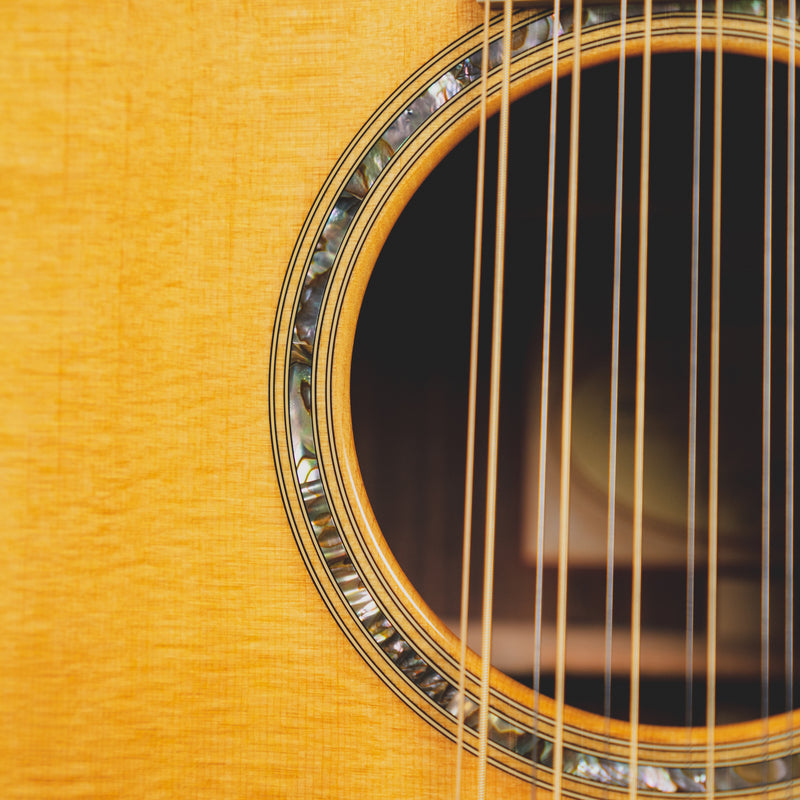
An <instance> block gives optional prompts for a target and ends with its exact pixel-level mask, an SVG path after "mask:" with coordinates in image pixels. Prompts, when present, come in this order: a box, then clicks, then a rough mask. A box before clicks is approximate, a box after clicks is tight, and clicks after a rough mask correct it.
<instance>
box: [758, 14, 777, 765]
mask: <svg viewBox="0 0 800 800" xmlns="http://www.w3.org/2000/svg"><path fill="white" fill-rule="evenodd" d="M774 13H775V7H774V0H767V38H766V42H765V51H766V52H765V56H766V64H765V67H766V68H765V85H764V276H763V277H764V297H763V304H764V308H763V333H762V346H763V350H762V357H761V365H762V383H761V717H762V720H763V722H762V725H763V731H764V760H765V761H766V760H767V759H766V756H767V753H768V748H769V745H768V741H767V740H768V736H769V723H768V717H769V616H770V602H769V572H770V553H769V539H770V530H769V527H770V508H769V506H770V472H771V471H770V430H771V389H772V384H771V373H772V121H773V120H772V118H773V114H772V95H773V91H772V82H773V54H772V42H773V16H774ZM764 769H765V771H766V769H767V768H766V767H765V768H764ZM765 778H766V775H765Z"/></svg>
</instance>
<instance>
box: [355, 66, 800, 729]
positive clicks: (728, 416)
mask: <svg viewBox="0 0 800 800" xmlns="http://www.w3.org/2000/svg"><path fill="white" fill-rule="evenodd" d="M703 72H704V90H703V100H702V119H703V135H702V144H701V150H702V152H701V165H702V167H701V169H702V186H701V220H702V233H701V240H700V282H699V308H700V312H699V335H698V341H699V345H698V390H697V391H698V394H697V408H698V422H697V425H698V427H697V504H696V509H697V511H696V513H697V523H696V531H697V547H696V560H697V561H696V575H695V595H694V598H695V607H694V615H693V618H694V626H695V665H696V666H695V676H694V681H693V684H694V686H693V691H692V705H693V706H694V708H693V711H692V712H691V715H690V718H689V720H687V712H686V710H685V694H686V680H685V678H684V650H683V647H684V644H683V636H684V632H685V630H686V621H687V609H686V593H687V573H686V541H687V524H686V508H687V489H686V487H687V458H688V414H689V412H688V408H689V332H690V289H691V284H690V269H691V230H692V227H691V220H692V216H691V214H692V210H691V203H692V124H693V99H692V98H693V94H692V92H693V80H694V78H693V74H694V73H693V56H692V55H691V54H675V55H669V56H659V57H656V58H655V59H654V64H653V100H652V102H653V106H652V122H651V135H652V143H651V171H650V183H649V185H650V217H649V218H650V236H649V262H648V309H647V313H648V317H647V319H648V331H647V383H646V413H647V417H646V420H647V421H646V426H647V427H646V435H645V468H644V469H645V501H644V502H645V507H644V515H645V534H644V535H645V543H644V558H645V567H644V569H645V579H644V591H643V596H642V609H643V612H642V614H643V626H644V630H645V631H646V633H647V637H649V638H646V642H645V652H644V653H643V665H642V670H643V676H642V692H643V700H642V721H643V722H653V723H663V724H676V725H682V724H685V723H686V722H687V721H691V722H692V724H702V720H703V715H704V703H705V687H704V680H703V674H704V673H703V670H704V667H703V660H702V656H703V654H704V650H705V630H706V621H705V620H706V587H707V579H706V550H705V544H704V542H705V538H706V536H707V507H708V437H709V433H708V431H709V422H708V420H709V412H708V409H709V330H710V312H709V308H710V254H711V234H710V226H711V194H712V193H711V171H712V144H713V142H712V120H713V82H712V81H713V59H712V57H711V56H707V57H705V59H704V62H703ZM764 75H765V71H764V65H763V63H762V62H760V61H758V60H755V59H750V58H744V57H736V56H730V57H727V59H726V62H725V70H724V87H725V95H724V138H723V158H724V162H723V167H724V173H723V174H724V177H723V216H722V229H723V245H722V290H721V291H722V339H721V353H722V355H721V358H722V362H721V386H722V388H721V405H720V417H721V421H720V439H721V445H720V461H721V472H720V515H721V517H720V518H721V523H720V526H721V527H720V547H721V554H720V601H719V602H720V612H719V636H720V638H719V647H720V654H721V655H720V675H719V678H718V689H717V693H718V705H719V710H718V721H720V722H727V721H738V720H745V719H752V718H755V717H757V716H759V714H760V709H761V703H762V699H761V684H760V678H759V668H760V667H759V658H760V656H759V635H760V634H759V615H760V574H761V419H762V415H761V407H762V401H761V392H762V367H761V365H762V304H763V283H762V281H763V258H764V257H763V247H764V244H763V214H764V189H763V186H764ZM786 82H787V70H786V67H785V65H783V64H777V65H776V67H775V115H774V130H775V137H774V179H773V204H774V212H773V213H774V224H773V276H772V304H773V311H772V315H773V325H772V347H771V355H772V405H771V416H772V454H771V462H772V463H771V475H772V480H771V546H770V550H771V572H770V575H771V589H770V600H771V603H770V605H771V609H770V629H771V642H772V643H771V647H770V663H771V670H770V689H769V708H770V711H771V712H772V713H775V712H779V711H782V710H785V707H786V703H787V699H786V692H785V689H784V685H785V674H784V666H783V664H784V639H783V630H784V603H785V600H784V597H785V586H784V583H785V582H784V577H783V576H784V548H785V529H786V528H785V519H784V517H785V427H786V426H785V413H786V412H785V374H786V370H785V352H786V311H785V309H786V288H785V287H786V234H785V228H786V177H785V171H786ZM626 84H627V86H626V95H627V101H626V118H625V125H626V132H625V172H624V175H625V179H624V203H623V207H624V210H623V228H622V230H623V257H622V292H621V344H620V405H619V414H620V423H619V424H620V444H619V464H618V480H617V501H616V515H617V554H618V556H617V559H618V562H617V563H616V566H615V581H614V627H615V630H616V631H618V632H619V636H620V639H619V640H617V639H615V640H614V663H615V665H616V666H615V667H614V669H613V673H614V674H613V681H612V694H611V699H612V706H611V711H612V714H613V715H614V716H617V717H620V718H625V717H626V716H627V713H628V711H627V703H628V684H627V680H626V677H625V664H626V659H628V658H629V656H628V654H627V652H628V651H627V649H626V648H627V647H628V646H629V645H628V639H627V636H628V629H629V626H630V604H631V598H630V583H631V566H630V557H629V555H626V553H629V551H630V544H629V541H630V530H631V521H630V520H631V514H632V512H631V497H632V474H633V467H632V463H633V462H632V430H633V414H634V407H633V387H634V380H635V352H636V340H635V326H636V295H637V267H638V219H639V159H640V125H641V110H640V102H641V60H639V59H631V60H630V62H629V65H628V70H627V78H626ZM549 104H550V92H549V89H543V90H540V91H538V92H535V93H534V94H532V95H530V96H528V97H526V98H524V99H522V100H520V101H518V102H517V103H515V104H514V106H513V107H512V114H511V155H510V158H511V169H510V177H509V218H508V233H507V247H508V256H507V266H506V291H505V299H504V351H503V364H502V374H503V379H502V416H501V420H502V421H501V432H500V448H501V451H500V452H501V455H500V471H499V476H498V487H499V507H498V518H497V547H498V562H497V568H496V591H495V601H494V607H495V625H496V635H495V636H496V648H495V661H496V663H497V665H498V666H499V667H501V668H502V669H504V670H505V671H506V672H508V673H510V674H512V675H514V677H516V678H517V679H519V680H520V681H522V682H526V683H528V684H530V683H531V666H532V663H533V645H532V640H531V636H532V632H533V615H534V577H535V536H536V533H535V517H536V493H537V468H536V465H537V458H538V425H539V410H540V404H539V393H540V380H541V337H542V321H541V320H542V304H543V281H544V271H543V270H544V267H543V265H544V254H545V221H546V187H547V153H548V138H547V137H548V118H549ZM616 107H617V64H616V63H611V64H608V65H605V66H603V67H600V68H595V69H592V70H589V71H587V72H586V73H585V74H584V76H583V81H582V107H581V145H580V147H581V149H580V190H579V227H578V264H577V295H576V308H577V323H576V361H575V397H574V408H575V412H574V413H575V421H574V428H573V456H572V475H573V493H572V508H573V514H574V515H575V518H576V519H578V520H579V522H578V523H576V524H578V525H581V524H582V525H583V527H584V528H585V530H584V531H583V533H579V534H576V536H575V538H574V539H572V540H571V541H572V544H571V550H570V564H571V566H570V581H569V593H568V618H569V624H570V626H574V627H572V628H570V630H575V631H576V632H577V633H574V634H568V635H571V636H575V637H578V639H579V637H580V636H584V637H585V639H584V640H581V641H585V642H586V646H585V647H581V648H579V649H581V650H582V652H581V653H580V654H579V655H580V657H579V658H578V659H577V660H574V659H573V660H569V659H568V662H567V675H568V682H567V701H568V702H570V703H572V704H573V705H577V706H579V707H581V708H585V709H588V710H593V711H598V712H602V710H603V669H604V666H603V645H602V642H603V639H602V636H603V624H604V623H603V620H604V614H605V591H606V589H605V582H606V567H605V546H606V545H605V542H606V523H605V519H606V508H607V480H608V478H607V470H608V466H607V463H608V410H609V386H610V358H611V355H610V354H611V304H612V277H613V263H614V260H613V253H614V184H615V147H616ZM494 122H495V124H493V125H492V124H490V127H489V134H488V147H487V153H488V165H487V176H488V177H487V204H488V205H487V213H486V222H485V230H486V235H485V238H484V272H483V275H484V280H483V312H482V316H481V332H482V339H481V342H482V344H481V351H480V373H481V377H480V390H479V391H480V399H479V419H478V433H477V448H478V460H477V465H478V466H477V470H476V475H477V484H476V490H475V491H476V493H475V514H474V521H475V545H474V554H473V569H472V575H471V585H472V598H471V601H470V603H471V619H472V620H473V628H474V626H475V625H477V624H479V621H480V620H479V616H480V611H479V609H480V592H481V570H482V563H481V562H482V539H481V536H482V529H483V514H484V509H483V505H484V503H483V496H484V492H485V481H484V477H483V472H484V469H485V466H484V465H485V440H486V411H487V396H488V372H489V370H488V366H489V332H490V327H491V314H490V305H491V304H490V300H491V291H492V289H491V287H492V283H491V279H492V274H491V273H492V260H493V233H492V231H493V228H494V201H493V198H494V193H495V187H494V185H495V182H496V177H495V176H496V169H495V167H494V164H493V161H494V160H495V154H496V152H497V125H496V120H495V121H494ZM558 123H559V128H560V135H559V140H558V147H557V181H556V186H557V189H556V212H555V217H556V228H555V230H556V233H555V242H554V259H553V263H554V267H553V303H552V309H553V311H552V313H553V317H552V325H553V328H552V330H553V333H552V349H551V358H552V361H551V377H550V392H549V397H550V422H549V440H548V441H549V444H548V453H549V454H550V455H549V457H548V467H547V469H548V476H549V477H548V487H550V486H551V483H550V481H556V482H557V476H558V447H559V437H560V415H561V412H560V405H561V379H562V365H561V351H562V346H563V311H564V261H565V241H566V233H565V229H566V221H565V218H566V204H567V189H566V186H567V167H568V131H569V80H568V79H564V80H562V81H561V83H560V86H559V116H558ZM476 151H477V135H476V134H473V135H470V136H469V137H468V138H467V139H466V140H465V141H464V142H462V143H461V144H460V145H459V146H458V147H456V149H455V150H454V151H453V152H452V154H451V155H450V156H448V157H447V158H446V159H445V160H444V161H443V162H442V164H441V165H440V166H438V167H437V168H436V169H435V171H434V172H433V174H432V175H431V176H430V177H429V178H428V179H427V180H426V181H425V183H424V184H423V186H422V187H421V189H420V190H419V191H418V192H417V194H416V196H415V197H414V198H413V200H412V202H411V203H410V204H409V205H408V207H407V208H406V209H405V211H404V212H403V214H402V216H401V217H400V219H399V221H398V222H397V224H396V226H395V228H394V230H393V232H392V234H391V235H390V237H389V240H388V242H387V244H386V246H385V248H384V251H383V253H382V255H381V257H380V259H379V262H378V264H377V266H376V268H375V271H374V274H373V277H372V280H371V282H370V286H369V288H368V291H367V294H366V298H365V301H364V305H363V309H362V312H361V317H360V321H359V328H358V332H357V336H356V344H355V352H354V360H353V368H352V412H353V424H354V431H355V440H356V446H357V451H358V457H359V462H360V466H361V469H362V472H363V477H364V480H365V484H366V488H367V492H368V494H369V497H370V500H371V502H372V504H373V508H374V510H375V514H376V516H377V519H378V521H379V523H380V525H381V528H382V531H383V533H384V535H385V537H386V539H387V541H388V543H389V546H390V547H391V549H392V551H393V552H394V553H395V555H396V556H397V558H398V561H399V562H400V564H401V565H402V567H403V568H404V570H405V572H406V574H407V576H408V577H409V579H410V581H411V582H412V583H413V584H414V586H415V587H417V589H418V590H419V591H420V593H421V595H422V596H423V597H424V598H425V600H426V601H427V602H428V604H429V605H430V606H431V607H432V608H433V610H434V611H435V612H436V613H437V614H438V615H439V616H440V617H441V618H442V619H444V620H445V621H446V622H447V623H448V624H449V625H450V626H451V627H453V628H456V627H457V624H458V610H459V592H460V572H461V533H462V518H461V517H462V503H463V499H462V498H463V475H464V452H465V444H464V441H465V431H466V412H467V401H466V395H467V380H468V357H469V353H468V348H469V341H468V325H469V315H470V300H471V273H472V242H473V225H474V194H475V163H476ZM552 485H554V486H555V485H557V484H555V483H554V484H552ZM549 491H550V489H549V488H548V492H549ZM549 497H550V495H549V494H548V503H550V499H549ZM581 506H583V507H584V508H583V510H581ZM581 515H583V516H581ZM581 519H583V520H584V523H581V522H580V520H581ZM556 522H557V505H555V506H554V507H553V509H552V510H549V511H548V512H547V526H548V527H547V534H546V536H547V540H548V542H549V544H548V545H546V547H545V559H544V570H543V572H544V584H543V616H544V624H545V627H547V626H551V627H552V626H553V625H554V620H555V587H556V580H555V576H556V561H555V558H554V555H553V544H552V542H553V536H554V527H555V524H556ZM795 552H796V550H795ZM546 638H547V637H545V639H546ZM796 638H797V637H796V636H795V640H796ZM578 639H576V641H577V640H578ZM470 642H471V644H473V646H475V647H476V649H477V642H473V636H471V637H470ZM662 646H663V647H666V648H668V649H669V651H670V653H671V655H670V657H668V658H662V657H660V656H659V654H658V653H660V652H661V651H660V650H658V648H660V647H662ZM648 647H655V648H656V649H657V652H652V651H651V652H650V654H648V652H647V648H648ZM542 663H543V676H542V689H543V691H545V692H547V693H552V675H551V670H552V667H548V666H547V664H548V656H547V654H546V653H544V652H543V655H542ZM790 700H791V698H790ZM792 702H793V700H792Z"/></svg>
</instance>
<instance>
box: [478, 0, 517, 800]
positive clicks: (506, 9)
mask: <svg viewBox="0 0 800 800" xmlns="http://www.w3.org/2000/svg"><path fill="white" fill-rule="evenodd" d="M502 65H503V67H502V83H501V92H500V98H501V99H500V137H499V138H500V141H499V145H498V156H497V162H498V169H497V219H496V224H495V250H494V257H495V262H494V296H493V298H492V356H491V377H490V397H489V443H488V456H487V466H486V530H485V546H484V570H483V618H482V626H481V687H480V717H479V742H478V800H484V798H485V797H486V760H487V753H488V740H489V676H490V670H491V658H492V594H493V585H494V542H495V509H496V504H497V449H498V448H497V445H498V431H499V424H500V358H501V352H502V335H503V276H504V262H505V229H506V182H507V175H508V117H509V85H510V83H511V0H505V2H504V5H503V61H502Z"/></svg>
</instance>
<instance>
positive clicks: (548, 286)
mask: <svg viewBox="0 0 800 800" xmlns="http://www.w3.org/2000/svg"><path fill="white" fill-rule="evenodd" d="M560 27H561V0H555V3H554V5H553V36H552V40H553V41H552V56H551V58H552V65H551V71H550V130H549V149H548V162H547V232H546V239H545V259H544V260H545V278H544V308H543V322H542V388H541V405H540V413H539V486H538V500H537V511H536V514H537V517H536V587H535V598H534V622H533V636H534V642H533V747H534V748H536V747H538V739H539V692H540V689H541V668H542V661H541V648H542V583H543V580H544V577H543V576H544V510H545V478H546V470H547V412H548V398H549V393H550V317H551V304H552V278H553V230H554V218H555V175H556V127H557V111H558V45H559V32H560ZM534 752H535V750H534ZM532 778H533V779H534V780H533V783H532V784H531V796H532V797H535V796H536V780H535V778H536V758H533V759H532Z"/></svg>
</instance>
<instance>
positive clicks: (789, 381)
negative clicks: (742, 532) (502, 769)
mask: <svg viewBox="0 0 800 800" xmlns="http://www.w3.org/2000/svg"><path fill="white" fill-rule="evenodd" d="M796 26H797V2H796V0H789V84H788V99H787V106H788V108H787V112H788V113H787V153H786V172H787V188H786V195H787V196H786V215H787V219H786V553H785V566H784V569H785V579H786V587H785V590H784V591H785V612H784V613H785V618H784V640H785V644H784V646H785V653H784V659H785V668H786V675H785V677H784V680H785V683H786V711H787V712H788V713H789V725H790V728H791V730H794V724H793V723H794V259H795V247H794V231H795V216H794V215H795V134H796V119H795V111H796V91H795V89H796V84H795V80H796V76H795V63H796V54H795V44H796V35H797V27H796Z"/></svg>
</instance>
